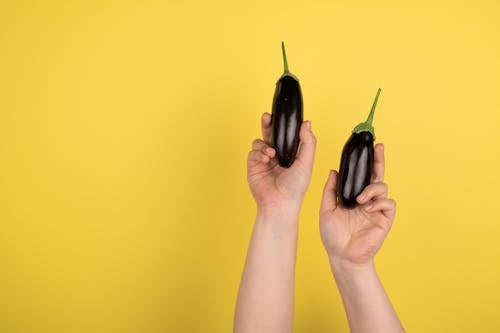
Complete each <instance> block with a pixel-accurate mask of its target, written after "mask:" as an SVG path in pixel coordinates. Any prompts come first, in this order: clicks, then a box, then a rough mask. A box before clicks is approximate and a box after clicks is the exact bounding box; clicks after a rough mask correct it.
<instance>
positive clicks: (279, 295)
mask: <svg viewBox="0 0 500 333" xmlns="http://www.w3.org/2000/svg"><path fill="white" fill-rule="evenodd" d="M271 131H272V129H271V115H270V114H268V113H265V114H264V115H263V116H262V139H257V140H255V141H254V142H253V144H252V150H251V151H250V153H249V155H248V161H247V180H248V184H249V187H250V190H251V192H252V195H253V197H254V199H255V202H256V204H257V216H256V219H255V223H254V228H253V233H252V237H251V240H250V244H249V247H248V254H247V259H246V262H245V267H244V270H243V275H242V278H241V283H240V289H239V293H238V299H237V302H236V310H235V318H234V332H237V333H244V332H252V333H255V332H273V333H276V332H291V331H292V325H293V308H294V280H295V278H294V276H295V260H296V252H297V230H298V221H299V212H300V208H301V206H302V201H303V199H304V195H305V193H306V190H307V187H308V185H309V182H310V179H311V173H312V167H313V161H314V153H315V149H316V139H315V137H314V135H313V133H312V131H311V123H310V122H308V121H306V122H304V123H303V124H302V125H301V128H300V145H299V150H298V152H297V156H296V159H295V161H294V162H293V164H292V165H291V166H290V167H289V168H282V167H281V166H279V165H278V162H277V160H276V158H275V155H276V151H275V149H274V148H272V147H271Z"/></svg>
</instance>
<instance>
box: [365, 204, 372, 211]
mask: <svg viewBox="0 0 500 333" xmlns="http://www.w3.org/2000/svg"><path fill="white" fill-rule="evenodd" d="M372 209H373V204H369V205H368V206H366V207H365V210H366V211H367V212H369V211H371V210H372Z"/></svg>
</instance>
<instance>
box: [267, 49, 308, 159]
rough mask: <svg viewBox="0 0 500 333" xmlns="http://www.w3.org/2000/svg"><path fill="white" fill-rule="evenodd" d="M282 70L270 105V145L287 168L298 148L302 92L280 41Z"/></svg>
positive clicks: (301, 118)
mask: <svg viewBox="0 0 500 333" xmlns="http://www.w3.org/2000/svg"><path fill="white" fill-rule="evenodd" d="M281 50H282V53H283V64H284V72H283V75H281V77H280V78H279V80H278V82H276V89H275V91H274V98H273V106H272V118H271V119H272V145H273V147H274V149H276V156H277V158H278V163H279V165H281V166H282V167H285V168H288V167H290V166H291V165H292V164H293V161H294V160H295V156H296V155H297V150H298V148H299V141H300V139H299V132H300V126H301V125H302V121H303V103H302V92H301V89H300V84H299V80H298V79H297V77H296V76H295V75H293V74H292V73H290V71H289V70H288V61H287V58H286V51H285V43H283V42H281Z"/></svg>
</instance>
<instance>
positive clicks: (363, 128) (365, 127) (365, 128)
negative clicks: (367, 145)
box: [352, 88, 382, 139]
mask: <svg viewBox="0 0 500 333" xmlns="http://www.w3.org/2000/svg"><path fill="white" fill-rule="evenodd" d="M381 91H382V90H381V89H380V88H378V91H377V96H375V100H374V101H373V105H372V109H371V110H370V114H369V115H368V118H367V119H366V121H365V122H364V123H361V124H359V125H358V126H356V127H354V129H353V130H352V131H353V133H361V132H370V133H371V134H372V136H373V139H375V129H374V128H373V125H372V122H373V115H374V114H375V108H376V107H377V101H378V97H379V96H380V92H381Z"/></svg>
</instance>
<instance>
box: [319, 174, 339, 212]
mask: <svg viewBox="0 0 500 333" xmlns="http://www.w3.org/2000/svg"><path fill="white" fill-rule="evenodd" d="M337 175H338V173H337V171H335V170H331V171H330V174H329V175H328V180H327V181H326V184H325V186H324V188H323V198H322V199H321V206H320V209H319V212H320V214H322V213H324V212H326V211H329V210H334V209H335V208H337Z"/></svg>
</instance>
